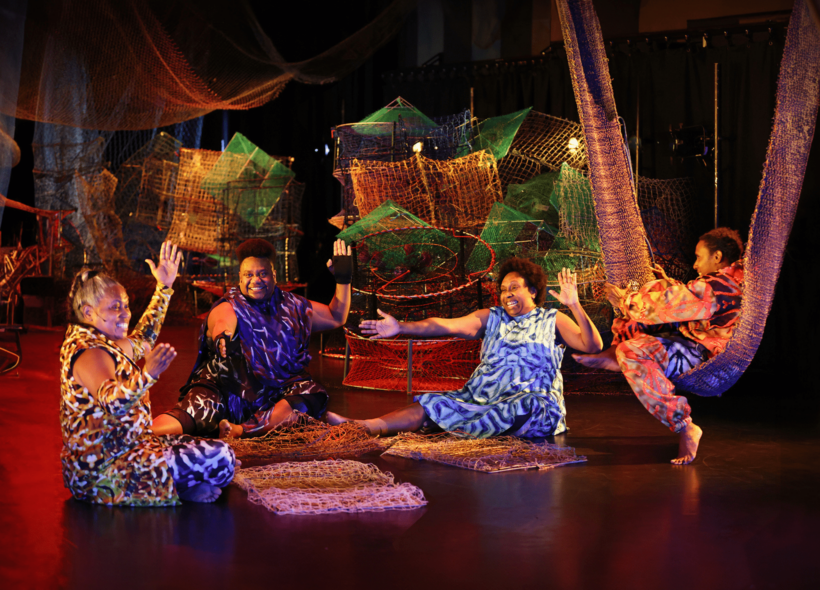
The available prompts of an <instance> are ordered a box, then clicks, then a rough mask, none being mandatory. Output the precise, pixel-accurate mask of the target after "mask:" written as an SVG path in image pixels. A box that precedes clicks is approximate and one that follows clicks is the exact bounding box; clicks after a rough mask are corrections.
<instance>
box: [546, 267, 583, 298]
mask: <svg viewBox="0 0 820 590" xmlns="http://www.w3.org/2000/svg"><path fill="white" fill-rule="evenodd" d="M558 287H559V288H560V289H561V292H560V293H556V292H555V291H553V290H552V289H550V291H549V294H550V295H552V296H553V297H555V298H556V299H557V300H558V301H559V302H561V304H563V305H566V306H567V307H573V306H575V305H578V279H577V277H576V275H575V273H574V272H572V271H570V270H569V269H567V268H564V269H562V270H561V272H559V273H558Z"/></svg>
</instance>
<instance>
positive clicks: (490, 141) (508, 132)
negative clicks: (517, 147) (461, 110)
mask: <svg viewBox="0 0 820 590" xmlns="http://www.w3.org/2000/svg"><path fill="white" fill-rule="evenodd" d="M531 110H532V107H528V108H526V109H524V110H523V111H518V112H515V113H511V114H509V115H501V116H500V117H490V118H489V119H484V120H483V121H481V122H480V123H478V125H476V134H475V140H474V144H473V146H474V148H475V150H476V151H478V150H487V151H488V152H490V153H492V155H493V156H495V159H496V160H500V159H501V158H503V157H504V156H506V155H507V153H508V152H509V151H510V146H512V143H513V140H514V139H515V136H516V134H517V133H518V130H519V129H520V127H521V124H522V123H523V122H524V119H526V118H527V115H528V114H529V113H530V111H531ZM464 155H466V153H465V154H464Z"/></svg>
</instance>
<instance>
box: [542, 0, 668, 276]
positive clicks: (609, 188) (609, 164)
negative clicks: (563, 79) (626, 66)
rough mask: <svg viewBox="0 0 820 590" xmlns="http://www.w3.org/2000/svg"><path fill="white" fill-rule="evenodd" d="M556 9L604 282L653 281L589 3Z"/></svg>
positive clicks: (563, 3)
mask: <svg viewBox="0 0 820 590" xmlns="http://www.w3.org/2000/svg"><path fill="white" fill-rule="evenodd" d="M556 4H557V6H558V13H559V16H560V18H561V28H562V30H563V34H564V42H565V46H566V49H567V59H568V60H569V69H570V74H571V77H572V86H573V89H574V91H575V100H576V102H577V103H578V114H579V116H580V118H581V124H582V126H583V129H584V136H585V138H586V148H587V154H588V157H589V169H590V180H591V182H592V193H593V197H594V199H595V211H596V213H597V216H598V230H599V232H600V236H601V245H602V251H603V257H604V262H605V264H606V270H607V277H608V279H609V281H610V282H612V283H615V284H618V285H621V286H627V285H632V286H639V285H642V284H644V283H646V282H647V281H650V280H652V279H653V278H654V276H653V274H652V272H651V270H650V266H651V262H650V256H649V249H648V248H647V246H646V239H645V232H644V229H643V224H642V223H641V216H640V213H639V211H638V204H637V202H636V199H635V194H634V192H633V188H632V187H633V178H632V171H631V164H630V161H629V154H628V152H627V151H626V149H625V148H624V141H623V137H622V136H621V127H620V123H619V122H618V113H617V111H616V109H615V99H614V97H613V93H612V82H611V80H610V78H609V68H608V66H607V58H606V53H605V51H604V43H603V37H602V36H601V28H600V24H599V23H598V17H597V16H596V15H595V10H594V8H593V6H592V1H591V0H569V1H568V0H557V2H556Z"/></svg>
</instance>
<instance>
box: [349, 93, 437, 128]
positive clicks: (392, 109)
mask: <svg viewBox="0 0 820 590" xmlns="http://www.w3.org/2000/svg"><path fill="white" fill-rule="evenodd" d="M399 119H401V120H402V121H403V122H404V124H405V125H406V126H408V127H431V128H432V127H438V125H437V124H436V122H435V121H433V120H432V119H431V118H430V117H428V116H427V115H425V114H424V113H422V112H421V111H420V110H418V109H417V108H416V107H414V106H413V105H411V104H410V103H409V102H407V101H406V100H404V99H403V98H401V97H399V98H397V99H396V100H394V101H393V102H391V103H390V104H389V105H387V106H386V107H384V108H382V109H379V110H378V111H376V112H375V113H371V114H369V115H368V116H366V117H365V118H364V119H362V120H361V121H359V122H358V123H356V124H355V126H356V132H357V133H360V134H363V135H390V133H391V132H392V129H393V126H392V123H397V122H398V121H399ZM368 123H369V124H370V125H368Z"/></svg>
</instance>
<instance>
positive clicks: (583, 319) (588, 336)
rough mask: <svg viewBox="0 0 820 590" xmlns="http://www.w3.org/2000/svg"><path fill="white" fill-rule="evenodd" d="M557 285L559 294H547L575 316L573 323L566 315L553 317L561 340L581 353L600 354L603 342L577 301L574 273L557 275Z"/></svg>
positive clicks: (564, 270)
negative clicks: (559, 290)
mask: <svg viewBox="0 0 820 590" xmlns="http://www.w3.org/2000/svg"><path fill="white" fill-rule="evenodd" d="M558 285H559V287H560V289H561V292H560V293H556V292H555V291H553V290H550V292H549V294H550V295H552V296H553V297H555V298H556V299H557V300H558V301H560V302H561V303H562V304H563V305H566V306H567V307H568V308H569V310H570V311H571V312H572V315H573V316H575V321H574V322H573V321H572V320H571V319H570V318H569V317H568V316H567V315H566V314H563V313H560V312H559V313H558V314H557V315H556V317H555V325H556V329H557V330H558V334H559V335H560V337H561V340H563V341H564V343H566V345H567V346H569V347H570V348H574V349H575V350H580V351H581V352H601V350H603V348H604V341H603V340H602V339H601V334H600V333H598V328H596V327H595V324H593V323H592V320H590V319H589V316H588V315H587V312H586V310H584V308H583V307H582V306H581V304H580V302H579V301H578V285H577V278H576V276H575V273H573V272H570V271H569V270H567V269H566V268H565V269H563V270H562V271H561V272H559V273H558Z"/></svg>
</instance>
